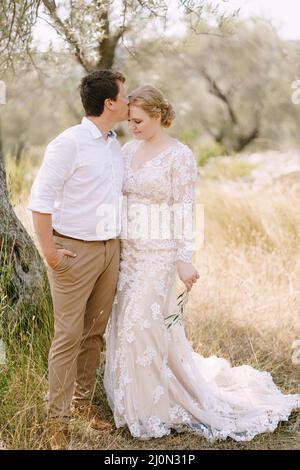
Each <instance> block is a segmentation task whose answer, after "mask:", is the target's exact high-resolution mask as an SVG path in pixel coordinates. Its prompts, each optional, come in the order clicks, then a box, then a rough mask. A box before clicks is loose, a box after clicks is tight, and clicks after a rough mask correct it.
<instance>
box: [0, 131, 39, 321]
mask: <svg viewBox="0 0 300 470" xmlns="http://www.w3.org/2000/svg"><path fill="white" fill-rule="evenodd" d="M44 279H45V267H44V264H43V261H42V259H41V257H40V255H39V253H38V250H37V249H36V248H35V246H34V243H33V241H32V239H31V238H30V236H29V234H28V233H27V231H26V230H25V228H24V227H23V225H22V223H21V222H20V220H19V219H18V218H17V216H16V215H15V213H14V210H13V208H12V206H11V204H10V202H9V197H8V191H7V185H6V177H5V169H4V156H3V145H2V139H1V130H0V285H1V290H0V295H1V300H2V301H5V303H6V304H8V305H10V306H11V308H10V309H9V311H10V315H9V318H8V317H7V315H6V316H5V318H1V323H2V326H4V327H6V325H7V324H8V322H9V323H10V322H11V321H15V320H19V319H20V318H19V314H20V311H21V309H22V307H24V306H25V305H26V306H27V307H29V308H30V307H32V309H33V310H35V308H36V306H37V304H38V296H39V295H40V289H39V287H42V286H43V282H44ZM5 311H6V310H4V312H5Z"/></svg>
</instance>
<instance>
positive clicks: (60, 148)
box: [28, 133, 77, 267]
mask: <svg viewBox="0 0 300 470" xmlns="http://www.w3.org/2000/svg"><path fill="white" fill-rule="evenodd" d="M76 154H77V146H76V142H75V141H74V140H73V139H72V137H70V136H69V135H65V134H64V133H63V134H61V135H59V136H58V137H56V139H54V140H53V141H52V142H50V144H49V145H48V146H47V148H46V151H45V156H44V160H43V163H42V166H41V168H40V170H39V172H38V174H37V177H36V179H35V181H34V184H33V186H32V188H31V194H30V201H29V205H28V208H29V209H30V210H31V211H32V220H33V226H34V230H35V233H36V236H37V239H38V242H39V245H40V247H41V251H42V254H43V255H44V257H45V259H46V261H47V263H48V264H49V265H50V266H51V267H55V265H56V264H58V263H59V261H60V259H61V258H62V256H63V254H69V253H67V250H57V249H56V247H55V245H54V241H53V236H52V214H53V212H54V207H55V201H56V199H57V195H58V193H59V192H60V191H61V190H62V188H63V185H64V184H65V182H66V180H67V179H68V178H69V177H70V176H71V175H72V173H73V171H74V168H75V161H76ZM70 255H72V254H71V253H70Z"/></svg>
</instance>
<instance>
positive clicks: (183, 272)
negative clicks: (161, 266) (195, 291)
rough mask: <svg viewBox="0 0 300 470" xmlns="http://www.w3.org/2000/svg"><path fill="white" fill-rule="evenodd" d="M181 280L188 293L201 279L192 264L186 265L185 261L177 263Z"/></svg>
mask: <svg viewBox="0 0 300 470" xmlns="http://www.w3.org/2000/svg"><path fill="white" fill-rule="evenodd" d="M176 267H177V272H178V276H179V279H180V280H181V281H182V282H183V283H184V285H185V287H186V288H187V291H188V292H189V291H190V290H191V288H192V287H193V285H194V284H195V282H197V280H198V279H199V273H198V271H197V269H195V268H194V266H193V265H192V263H185V262H184V261H177V263H176Z"/></svg>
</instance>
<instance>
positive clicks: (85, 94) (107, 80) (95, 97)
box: [79, 70, 126, 116]
mask: <svg viewBox="0 0 300 470" xmlns="http://www.w3.org/2000/svg"><path fill="white" fill-rule="evenodd" d="M125 80H126V79H125V77H124V75H123V74H122V73H121V72H113V71H112V70H95V71H94V72H91V73H89V74H88V75H86V76H85V77H83V78H82V80H81V82H80V85H79V91H80V96H81V101H82V105H83V107H84V110H85V112H86V115H87V116H100V115H101V114H102V113H103V109H104V101H105V100H107V99H110V100H114V101H115V100H116V98H117V95H118V93H119V87H118V83H117V81H120V82H122V83H124V82H125Z"/></svg>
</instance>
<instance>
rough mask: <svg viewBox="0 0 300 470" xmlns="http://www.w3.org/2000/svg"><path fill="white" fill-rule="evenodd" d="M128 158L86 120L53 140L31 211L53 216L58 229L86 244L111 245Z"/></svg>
mask: <svg viewBox="0 0 300 470" xmlns="http://www.w3.org/2000/svg"><path fill="white" fill-rule="evenodd" d="M123 164H124V162H123V155H122V150H121V147H120V144H119V142H118V140H117V139H116V134H115V133H114V132H113V131H109V134H108V140H107V141H106V140H105V139H104V137H103V136H102V133H101V131H100V130H99V129H98V127H97V126H96V125H95V124H93V122H92V121H90V120H89V119H88V118H86V117H84V118H83V119H82V121H81V124H78V125H76V126H73V127H70V128H69V129H66V130H65V131H64V132H62V133H61V134H60V135H58V136H57V137H56V138H55V139H54V140H52V141H51V142H50V143H49V144H48V146H47V148H46V151H45V156H44V160H43V163H42V166H41V168H40V170H39V172H38V174H37V177H36V179H35V181H34V184H33V186H32V188H31V194H30V200H29V205H28V208H29V209H30V210H32V211H37V212H42V213H46V214H52V225H53V227H54V228H55V229H56V230H57V231H58V232H60V233H61V234H63V235H67V236H70V237H73V238H78V239H82V240H108V239H110V238H116V237H117V236H118V235H119V234H120V231H121V210H122V183H123V172H124V168H123Z"/></svg>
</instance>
